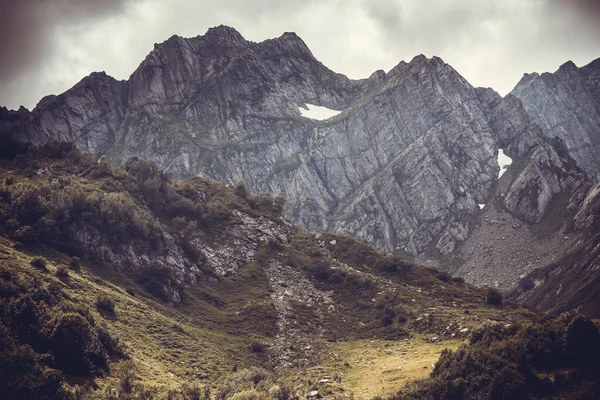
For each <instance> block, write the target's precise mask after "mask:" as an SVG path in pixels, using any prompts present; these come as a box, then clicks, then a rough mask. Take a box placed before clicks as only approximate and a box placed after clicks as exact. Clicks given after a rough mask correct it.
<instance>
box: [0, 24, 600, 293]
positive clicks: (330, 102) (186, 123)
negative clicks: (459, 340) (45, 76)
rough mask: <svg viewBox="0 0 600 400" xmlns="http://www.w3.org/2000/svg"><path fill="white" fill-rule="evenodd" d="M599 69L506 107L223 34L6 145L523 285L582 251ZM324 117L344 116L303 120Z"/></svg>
mask: <svg viewBox="0 0 600 400" xmlns="http://www.w3.org/2000/svg"><path fill="white" fill-rule="evenodd" d="M598 65H599V64H598V62H594V63H591V64H590V65H588V66H586V67H583V68H576V67H574V66H572V65H571V64H566V66H564V67H563V68H561V69H560V70H559V71H557V73H556V74H554V75H549V74H543V75H541V76H540V77H539V79H538V78H536V76H537V75H527V76H525V77H524V78H523V80H522V81H521V82H520V83H519V85H517V87H516V88H515V90H514V91H513V92H512V93H511V94H509V95H508V96H506V97H504V98H501V97H500V96H499V95H497V94H496V93H495V92H494V91H493V90H491V89H481V88H474V87H472V86H471V85H470V84H469V83H468V82H467V81H466V80H465V79H464V78H463V77H461V76H460V74H458V72H457V71H455V70H454V69H453V68H452V67H451V66H449V65H448V64H446V63H444V62H443V61H442V60H441V59H439V58H437V57H433V58H431V59H428V58H426V57H424V56H417V57H415V58H414V59H413V60H411V61H410V62H408V63H406V62H401V63H399V64H398V65H397V66H396V67H394V68H393V69H392V70H390V71H389V72H387V73H385V72H383V71H377V72H375V73H373V74H372V75H371V76H370V77H369V78H368V79H362V80H351V79H348V78H346V77H345V76H343V75H340V74H336V73H334V72H333V71H331V70H329V69H328V68H327V67H325V66H324V65H323V64H321V63H320V62H319V61H317V60H316V59H315V58H314V56H313V55H312V54H311V52H310V50H309V49H308V48H307V46H306V45H305V44H304V42H303V41H302V40H301V39H300V38H299V37H298V36H297V35H295V34H293V33H286V34H284V35H282V36H281V37H279V38H276V39H271V40H266V41H264V42H261V43H253V42H250V41H247V40H245V39H244V38H243V37H242V36H241V35H240V34H239V33H238V32H237V31H235V30H234V29H232V28H229V27H224V26H220V27H217V28H212V29H210V30H209V31H208V32H207V33H206V34H205V35H203V36H198V37H195V38H189V39H186V38H181V37H178V36H173V37H171V38H170V39H168V40H167V41H166V42H164V43H161V44H158V45H156V46H155V48H154V50H153V51H152V52H151V53H150V54H149V55H148V56H147V57H146V59H145V60H144V61H143V62H142V63H141V64H140V66H139V67H138V68H137V69H136V71H134V73H133V74H132V75H131V77H130V78H129V80H128V81H117V80H114V79H112V78H111V77H109V76H107V75H106V74H103V73H95V74H92V75H90V76H89V77H87V78H85V79H84V80H82V81H81V82H80V83H79V84H77V85H76V86H75V87H73V88H72V89H70V90H69V91H67V92H65V93H63V94H62V95H59V96H52V97H47V98H44V99H42V101H40V103H39V104H38V105H37V106H36V108H35V109H34V110H33V111H31V112H29V111H27V110H25V109H21V110H18V111H9V110H6V109H3V110H1V111H0V132H3V133H4V134H8V133H13V134H15V135H16V136H18V137H20V138H22V139H26V140H31V141H33V142H34V143H43V142H45V141H47V140H50V139H58V140H69V141H72V142H74V143H75V144H76V145H77V146H78V147H79V148H80V149H82V150H84V151H87V152H90V153H92V154H95V155H97V156H102V155H105V156H106V159H107V160H109V161H110V162H112V163H114V164H120V163H123V162H125V160H127V159H128V158H130V157H133V156H136V157H140V158H143V159H148V160H152V161H154V162H156V164H157V165H158V166H159V168H161V169H163V170H165V171H166V172H167V173H169V174H171V175H172V176H174V177H177V178H184V177H190V176H207V177H211V178H213V179H216V180H221V181H226V182H230V183H232V184H235V183H237V182H239V181H243V182H245V184H246V186H247V187H248V189H249V191H250V192H251V193H254V194H256V193H260V192H270V193H273V194H275V195H281V196H283V197H285V198H286V199H287V201H286V204H285V209H284V214H285V215H286V216H287V217H288V218H290V219H291V220H293V221H294V222H296V223H298V224H299V225H300V226H302V227H304V228H306V229H310V230H315V231H329V232H336V233H341V234H348V235H351V236H354V237H356V238H359V239H362V240H364V241H366V242H368V243H371V244H373V245H374V246H375V247H376V248H377V249H379V250H380V251H384V252H387V253H394V254H397V255H401V256H404V257H409V258H413V259H415V260H416V261H418V262H424V263H427V264H430V265H437V266H443V267H444V268H447V269H448V270H450V271H452V272H453V273H456V274H458V275H461V276H464V277H465V278H466V279H467V280H469V281H471V282H474V283H477V284H485V285H496V286H498V287H500V288H510V287H512V286H514V285H515V284H516V283H517V281H518V279H519V277H520V276H525V275H526V274H527V273H529V272H530V271H532V270H533V269H536V268H538V267H540V266H541V265H544V264H545V263H548V262H551V261H552V260H555V259H557V258H559V257H561V256H563V255H564V254H566V253H567V252H568V251H569V250H570V249H572V248H573V246H575V245H576V244H577V243H578V242H579V241H580V240H582V239H581V238H582V236H581V235H582V233H581V232H579V231H577V230H572V229H571V227H572V226H573V224H572V218H573V210H576V209H577V208H578V207H580V206H581V202H582V201H583V200H584V199H585V198H586V196H587V191H588V190H590V188H591V186H592V185H593V182H594V179H595V177H596V173H595V172H594V167H593V165H594V163H595V162H596V161H594V160H595V159H596V158H597V157H596V156H595V154H596V153H594V151H595V150H594V148H595V147H594V146H595V145H594V143H596V141H597V140H598V138H597V137H598V134H599V131H598V130H597V129H596V128H594V127H597V121H598V119H597V118H596V117H597V114H594V113H597V107H598V106H597V98H598V96H597V90H598V79H597V76H598ZM553 77H554V78H553ZM567 97H568V99H567ZM561 102H567V103H568V104H570V106H569V107H570V108H569V109H570V110H571V111H569V112H567V111H564V112H563V111H561V112H560V113H556V112H555V109H556V108H557V107H559V106H560V104H561ZM313 106H321V107H326V108H328V109H330V110H334V111H338V112H339V113H337V115H334V116H332V117H330V118H327V119H314V118H307V117H304V116H303V111H304V110H305V109H306V108H307V107H308V108H311V107H313ZM594 110H596V111H594ZM594 121H596V122H594ZM594 124H596V125H594ZM571 131H577V132H578V133H577V136H576V137H575V136H573V137H571V136H569V135H567V134H566V133H565V132H571ZM561 132H562V133H561ZM500 150H502V153H501V152H500ZM501 154H506V155H507V156H508V157H510V158H511V159H512V164H511V166H510V167H508V169H506V172H505V173H503V175H502V176H501V177H499V173H500V170H501V167H500V166H499V163H498V159H499V158H498V157H499V155H501ZM504 170H505V169H504V168H502V171H504ZM482 207H483V208H482Z"/></svg>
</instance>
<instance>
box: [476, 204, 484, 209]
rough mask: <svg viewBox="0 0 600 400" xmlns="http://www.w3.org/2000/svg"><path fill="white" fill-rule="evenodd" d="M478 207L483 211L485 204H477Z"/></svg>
mask: <svg viewBox="0 0 600 400" xmlns="http://www.w3.org/2000/svg"><path fill="white" fill-rule="evenodd" d="M477 205H478V206H479V209H480V210H481V209H483V207H485V204H477Z"/></svg>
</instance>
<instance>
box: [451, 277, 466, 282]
mask: <svg viewBox="0 0 600 400" xmlns="http://www.w3.org/2000/svg"><path fill="white" fill-rule="evenodd" d="M452 282H456V283H465V278H461V277H460V276H455V277H453V278H452Z"/></svg>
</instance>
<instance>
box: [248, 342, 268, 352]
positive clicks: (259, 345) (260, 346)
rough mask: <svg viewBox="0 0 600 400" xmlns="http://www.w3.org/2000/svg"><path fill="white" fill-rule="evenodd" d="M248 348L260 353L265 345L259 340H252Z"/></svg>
mask: <svg viewBox="0 0 600 400" xmlns="http://www.w3.org/2000/svg"><path fill="white" fill-rule="evenodd" d="M250 350H252V352H254V353H262V352H264V351H265V345H264V344H263V343H261V342H252V344H251V345H250Z"/></svg>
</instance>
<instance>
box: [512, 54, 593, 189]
mask: <svg viewBox="0 0 600 400" xmlns="http://www.w3.org/2000/svg"><path fill="white" fill-rule="evenodd" d="M599 81H600V60H596V61H594V62H592V63H590V64H589V65H587V66H585V67H583V68H577V66H576V65H575V64H573V62H571V61H569V62H566V63H565V64H563V65H562V66H561V67H560V68H559V69H558V71H556V72H555V73H553V74H551V73H544V74H541V75H540V74H537V73H533V74H525V75H524V76H523V78H522V79H521V81H520V82H519V83H518V84H517V86H516V87H515V88H514V89H513V91H512V92H511V94H512V95H514V96H516V97H518V98H519V99H521V101H522V102H523V105H524V107H525V110H526V111H527V113H529V114H530V115H531V116H532V117H533V118H534V119H535V120H536V122H537V123H538V124H539V125H540V126H541V128H542V132H543V133H544V135H545V136H546V137H548V138H560V139H561V140H562V141H563V142H564V144H565V146H566V147H567V149H568V150H569V154H570V155H571V157H572V158H573V159H574V160H575V161H577V164H578V165H579V167H581V168H582V169H583V170H584V171H585V172H586V173H587V174H588V175H590V176H592V177H594V178H596V179H598V178H599V177H600V95H599V94H600V91H599V89H598V88H599V86H600V84H599V83H598V82H599Z"/></svg>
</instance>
